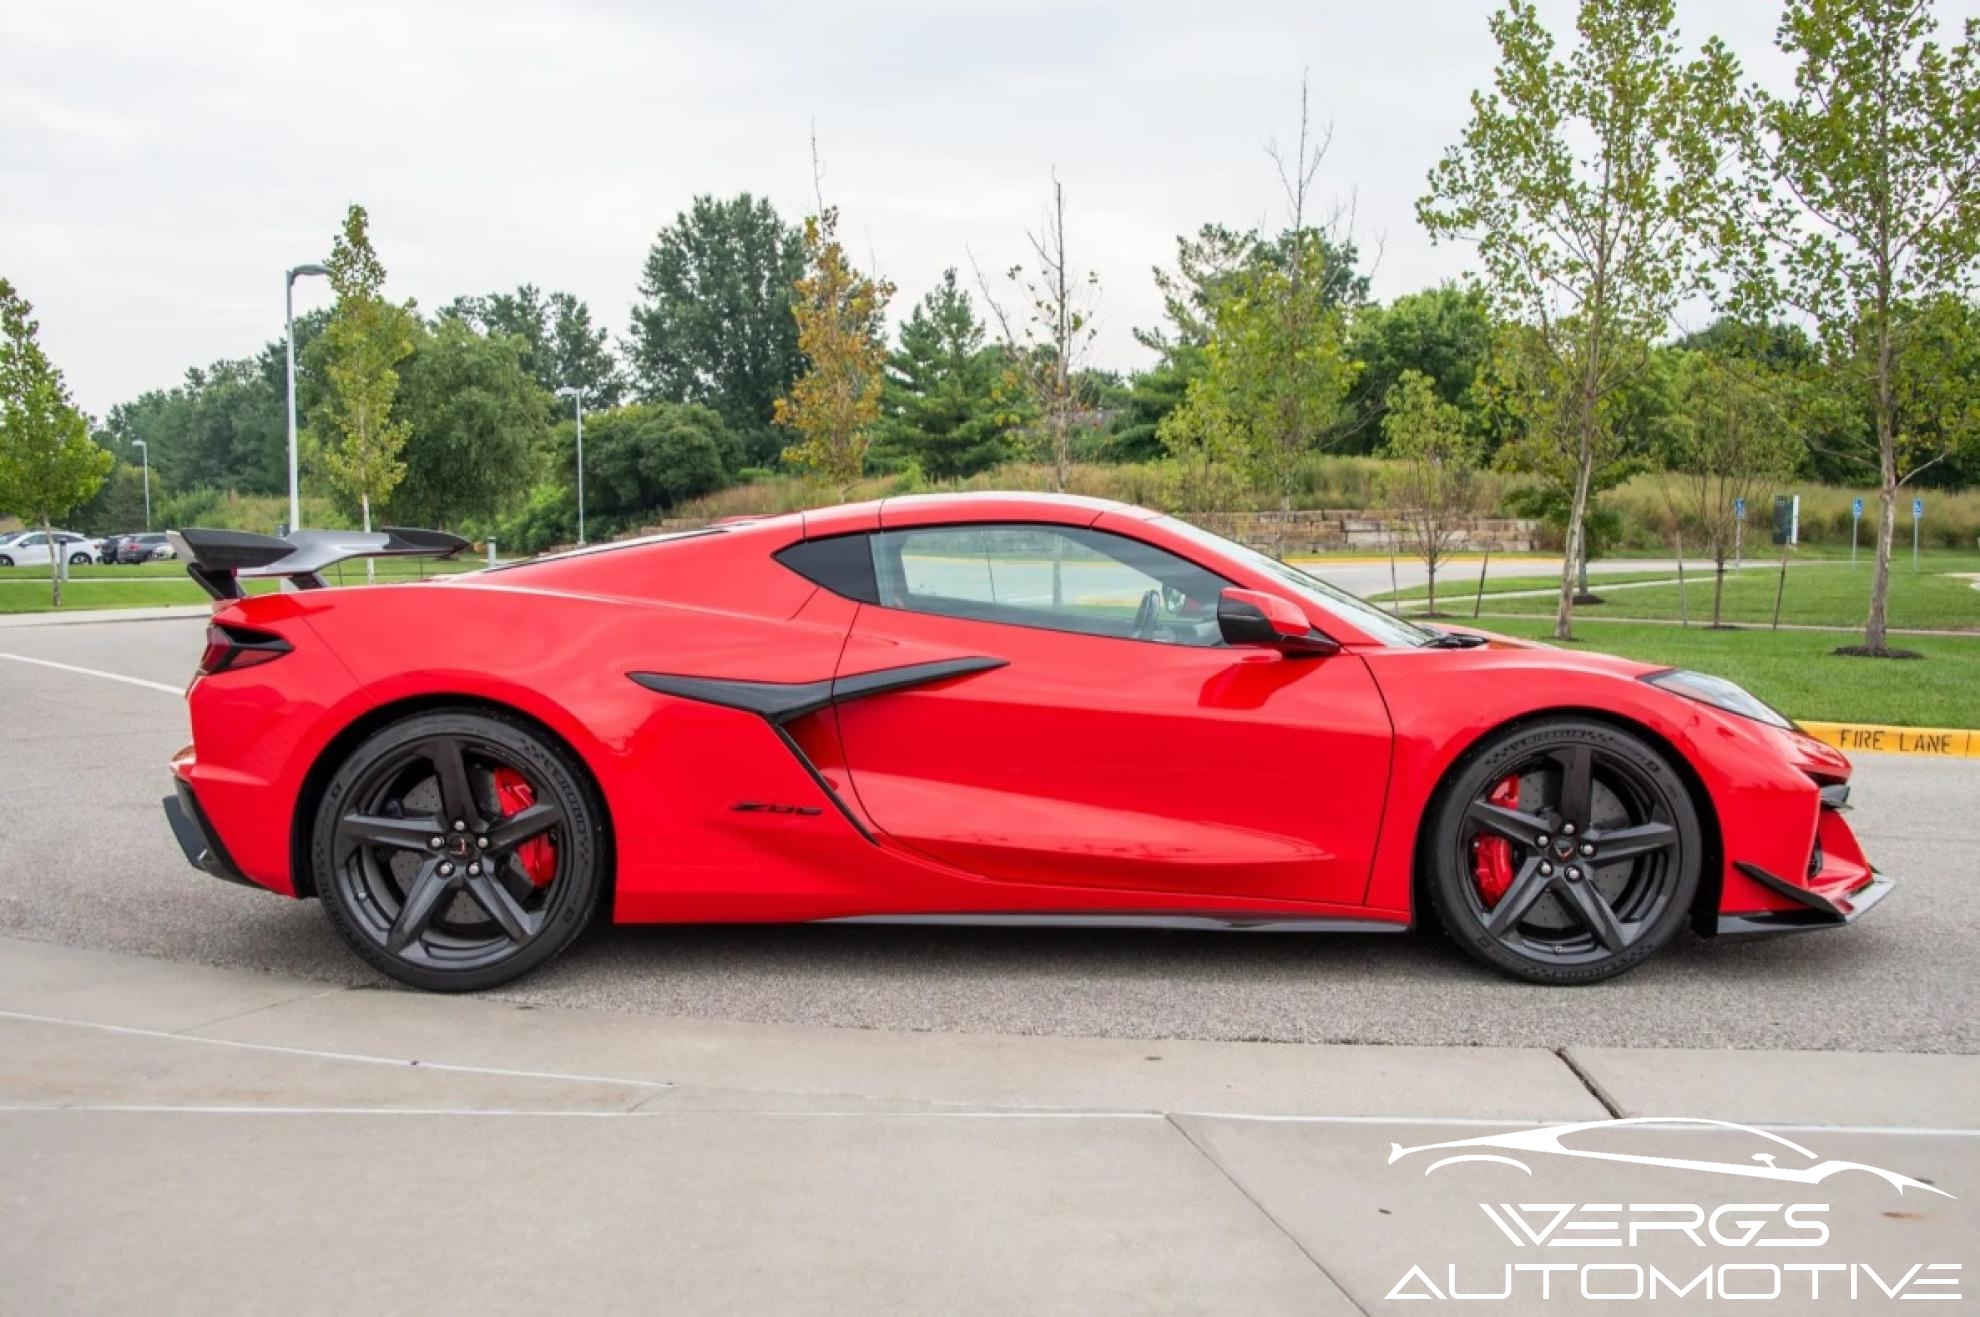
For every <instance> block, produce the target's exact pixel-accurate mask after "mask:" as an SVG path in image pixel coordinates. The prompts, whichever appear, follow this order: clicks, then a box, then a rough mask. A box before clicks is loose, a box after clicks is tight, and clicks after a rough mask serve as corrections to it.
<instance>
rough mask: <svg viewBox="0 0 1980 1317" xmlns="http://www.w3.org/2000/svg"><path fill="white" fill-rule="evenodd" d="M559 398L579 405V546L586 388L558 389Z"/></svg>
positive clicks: (582, 501) (582, 525)
mask: <svg viewBox="0 0 1980 1317" xmlns="http://www.w3.org/2000/svg"><path fill="white" fill-rule="evenodd" d="M557 396H558V397H559V398H569V399H570V400H571V401H572V402H573V403H575V404H576V405H577V494H578V546H579V547H580V548H582V547H583V546H584V390H583V389H580V388H576V387H571V388H563V389H559V390H557Z"/></svg>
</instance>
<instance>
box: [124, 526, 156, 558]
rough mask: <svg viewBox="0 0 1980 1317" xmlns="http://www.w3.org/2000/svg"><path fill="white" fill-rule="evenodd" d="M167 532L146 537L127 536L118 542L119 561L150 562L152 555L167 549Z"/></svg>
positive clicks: (154, 533)
mask: <svg viewBox="0 0 1980 1317" xmlns="http://www.w3.org/2000/svg"><path fill="white" fill-rule="evenodd" d="M165 547H166V543H165V532H163V531H154V532H151V533H148V534H144V535H126V536H124V537H123V539H121V540H120V541H118V544H117V561H118V562H120V563H123V562H150V561H151V556H152V554H154V553H156V552H157V551H158V550H159V549H161V548H165Z"/></svg>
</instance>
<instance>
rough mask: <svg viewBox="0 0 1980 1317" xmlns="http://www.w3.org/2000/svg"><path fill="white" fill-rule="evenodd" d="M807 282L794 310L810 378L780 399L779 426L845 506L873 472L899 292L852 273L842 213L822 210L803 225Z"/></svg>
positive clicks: (800, 459) (800, 460)
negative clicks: (842, 237) (869, 457)
mask: <svg viewBox="0 0 1980 1317" xmlns="http://www.w3.org/2000/svg"><path fill="white" fill-rule="evenodd" d="M804 256H805V273H804V277H803V278H801V279H799V280H798V281H797V296H796V297H795V298H794V299H793V301H792V303H791V310H792V313H793V314H795V315H796V316H797V325H798V347H799V349H800V350H801V351H802V352H803V353H804V359H805V363H806V365H805V371H804V374H802V375H800V376H798V378H797V379H796V380H795V381H793V382H792V384H791V391H790V392H789V393H788V394H787V395H785V396H784V397H782V398H779V399H777V404H776V422H777V424H778V425H781V426H784V427H786V428H788V429H791V430H794V431H796V432H797V434H798V436H799V442H797V443H795V444H792V445H791V446H790V447H788V448H786V449H785V450H784V460H785V461H786V462H788V463H790V464H791V465H792V466H794V467H797V468H799V469H800V470H804V471H809V472H811V473H812V474H813V475H815V476H816V477H817V478H818V479H820V480H822V481H824V482H825V483H827V484H830V485H832V486H833V487H835V488H836V489H837V490H838V493H839V497H840V498H841V499H844V498H845V497H847V496H848V495H849V494H850V493H851V491H852V486H853V483H854V482H855V481H857V480H858V479H859V477H860V474H861V473H862V472H863V471H865V469H866V450H867V448H868V447H869V446H870V445H871V443H872V431H873V426H874V423H875V422H877V421H878V420H879V419H880V398H881V392H882V389H883V388H884V386H885V384H886V367H887V345H886V343H885V341H884V340H883V339H882V338H881V337H880V335H881V330H882V326H883V325H884V323H885V319H886V314H887V302H888V300H889V299H890V298H892V297H893V295H894V285H893V284H891V283H889V282H887V281H886V280H885V279H874V278H871V277H869V276H867V275H864V274H861V273H860V272H859V271H858V270H856V269H854V268H853V265H852V262H851V261H850V260H848V259H847V258H846V249H845V247H844V245H843V244H841V243H840V241H839V212H838V209H837V208H836V207H833V206H826V205H823V204H822V203H821V204H820V206H819V210H818V213H817V214H816V215H812V216H810V217H809V218H807V219H806V220H805V222H804Z"/></svg>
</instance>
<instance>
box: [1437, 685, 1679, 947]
mask: <svg viewBox="0 0 1980 1317" xmlns="http://www.w3.org/2000/svg"><path fill="white" fill-rule="evenodd" d="M1425 844H1426V850H1425V854H1424V861H1425V865H1426V869H1427V872H1426V874H1425V877H1426V880H1427V885H1428V888H1429V896H1430V900H1431V903H1432V905H1433V906H1434V908H1435V910H1436V913H1437V916H1438V918H1439V920H1440V921H1441V922H1442V923H1443V926H1444V928H1445V930H1446V931H1448V932H1449V933H1450V934H1451V936H1452V937H1453V938H1455V939H1456V940H1457V941H1458V943H1459V944H1460V945H1462V946H1463V947H1464V948H1465V950H1466V951H1468V952H1470V953H1471V954H1472V955H1473V956H1476V957H1477V958H1478V959H1479V960H1482V961H1484V962H1485V963H1486V964H1488V965H1491V966H1493V967H1495V968H1497V969H1501V970H1504V971H1505V972H1506V973H1508V974H1512V975H1515V976H1517V977H1519V978H1522V979H1526V980H1528V981H1530V982H1534V983H1555V984H1569V983H1593V982H1595V981H1597V980H1600V979H1606V978H1612V977H1613V976H1615V975H1617V974H1621V973H1623V972H1624V971H1625V970H1629V969H1633V968H1635V967H1636V966H1637V965H1640V964H1642V963H1643V962H1644V961H1645V960H1647V959H1648V958H1649V957H1650V956H1652V955H1654V954H1655V953H1656V952H1657V950H1658V949H1659V948H1661V947H1662V946H1663V945H1664V944H1665V943H1667V942H1669V941H1670V940H1671V938H1672V937H1673V936H1674V935H1675V934H1676V933H1677V931H1678V929H1679V927H1681V926H1682V925H1683V923H1684V921H1685V918H1686V916H1687V914H1688V913H1689V911H1690V908H1691V903H1692V897H1693V896H1694V894H1695V893H1696V892H1697V890H1698V878H1699V870H1700V865H1701V863H1702V861H1703V854H1704V850H1703V843H1702V833H1701V829H1700V826H1699V820H1698V810H1697V808H1696V806H1694V805H1693V803H1692V800H1691V796H1690V793H1689V792H1688V791H1687V790H1686V789H1685V785H1684V783H1683V782H1682V781H1681V780H1679V778H1678V775H1677V772H1676V770H1675V769H1674V768H1673V767H1672V766H1671V764H1670V763H1669V762H1668V761H1667V760H1666V759H1665V758H1664V756H1663V755H1661V754H1660V753H1658V751H1657V750H1656V749H1654V748H1653V747H1651V746H1650V745H1649V744H1647V743H1646V742H1644V741H1643V740H1642V739H1641V738H1640V737H1637V736H1633V735H1631V734H1630V733H1628V732H1626V731H1624V730H1622V729H1621V728H1618V727H1613V726H1610V725H1608V724H1606V723H1601V722H1595V721H1591V720H1588V719H1580V718H1559V719H1549V720H1547V721H1545V722H1540V723H1532V724H1528V725H1526V726H1524V727H1520V728H1518V729H1515V730H1514V731H1512V732H1510V733H1508V734H1506V735H1503V736H1500V737H1499V738H1497V739H1496V740H1494V741H1492V742H1490V743H1488V744H1487V745H1486V746H1485V747H1484V748H1483V749H1482V750H1480V751H1478V752H1475V753H1474V754H1473V755H1472V756H1471V757H1470V758H1469V759H1468V760H1467V761H1466V762H1465V763H1464V765H1463V766H1462V767H1461V768H1460V769H1459V770H1458V771H1457V772H1456V774H1455V775H1454V776H1453V777H1452V778H1451V779H1450V780H1449V781H1448V782H1447V783H1446V784H1445V786H1444V788H1443V790H1442V792H1441V793H1440V794H1439V796H1438V799H1437V803H1436V805H1435V806H1434V808H1433V811H1432V815H1431V820H1430V829H1429V832H1428V833H1427V834H1426V835H1425Z"/></svg>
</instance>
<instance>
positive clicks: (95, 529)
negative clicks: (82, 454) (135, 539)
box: [69, 436, 165, 535]
mask: <svg viewBox="0 0 1980 1317" xmlns="http://www.w3.org/2000/svg"><path fill="white" fill-rule="evenodd" d="M92 437H93V438H95V439H96V442H97V445H98V446H99V447H103V448H105V451H108V448H107V446H106V445H105V444H104V442H103V439H104V436H92ZM151 502H152V506H153V509H154V510H157V509H161V508H163V506H164V503H165V492H164V490H163V489H162V488H160V486H159V481H158V473H157V472H156V471H153V472H152V473H151ZM144 510H145V506H144V467H143V466H142V465H140V464H138V463H134V462H118V463H116V465H115V466H113V467H112V468H111V471H110V475H109V477H108V478H107V479H106V480H104V482H103V484H102V485H101V486H100V487H99V488H98V489H97V491H96V493H94V494H92V495H91V496H90V498H89V500H88V501H87V502H85V503H84V504H82V505H81V506H80V507H78V508H77V509H76V510H75V511H74V512H73V513H71V514H70V517H69V520H70V522H71V523H72V525H71V529H74V530H79V531H82V532H83V533H84V534H87V535H107V534H110V533H112V532H117V531H129V530H136V529H137V528H138V527H140V526H142V525H144Z"/></svg>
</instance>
